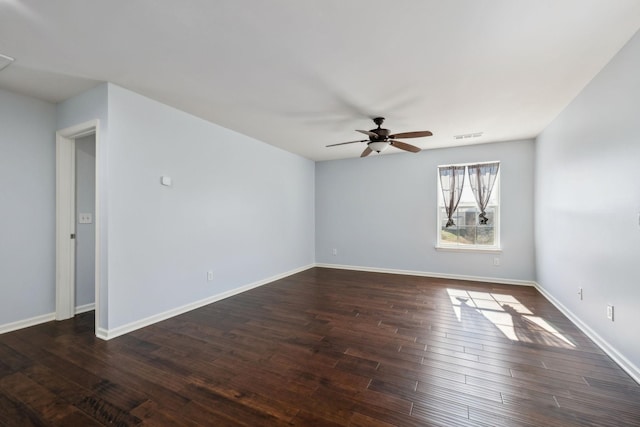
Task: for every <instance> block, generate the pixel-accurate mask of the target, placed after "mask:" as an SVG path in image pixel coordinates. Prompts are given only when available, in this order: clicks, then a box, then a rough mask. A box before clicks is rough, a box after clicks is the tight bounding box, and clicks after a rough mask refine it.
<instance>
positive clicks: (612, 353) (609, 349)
mask: <svg viewBox="0 0 640 427" xmlns="http://www.w3.org/2000/svg"><path fill="white" fill-rule="evenodd" d="M534 286H535V287H536V289H537V290H538V292H540V293H541V294H542V295H543V296H544V297H545V298H546V299H547V300H548V301H549V302H550V303H551V304H553V305H554V306H555V307H556V308H557V309H558V310H560V311H561V312H562V314H564V315H565V316H567V317H568V318H569V320H571V321H572V322H573V324H574V325H576V326H577V327H578V328H579V329H580V330H581V331H582V332H583V333H584V334H585V335H586V336H588V337H589V338H591V340H592V341H593V342H595V343H596V344H597V345H598V347H600V349H602V351H604V352H605V353H606V354H607V356H609V357H610V358H612V359H613V360H614V361H615V362H616V363H617V364H618V365H620V367H621V368H622V369H624V371H625V372H626V373H627V374H629V375H630V376H631V378H633V379H634V380H635V381H636V382H637V383H638V384H640V368H638V367H637V366H636V365H634V364H633V363H632V362H631V361H630V360H629V359H627V358H626V357H625V356H623V355H622V354H621V353H620V352H618V350H616V349H615V348H614V347H613V346H612V345H611V344H609V343H608V342H607V341H606V340H605V339H604V338H602V337H601V336H600V335H599V334H598V333H597V332H596V331H594V330H593V329H591V328H590V327H589V325H587V324H586V323H584V322H583V321H582V320H581V319H580V318H579V317H578V316H576V315H575V314H573V312H572V311H571V310H569V309H568V308H567V307H566V306H565V305H564V304H562V303H561V302H560V301H558V300H557V299H556V298H555V297H554V296H553V295H551V294H550V293H549V292H547V290H546V289H545V288H543V287H542V286H540V284H539V283H537V282H534Z"/></svg>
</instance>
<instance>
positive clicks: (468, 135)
mask: <svg viewBox="0 0 640 427" xmlns="http://www.w3.org/2000/svg"><path fill="white" fill-rule="evenodd" d="M483 133H484V132H474V133H465V134H462V135H453V139H469V138H479V137H481V136H482V134H483Z"/></svg>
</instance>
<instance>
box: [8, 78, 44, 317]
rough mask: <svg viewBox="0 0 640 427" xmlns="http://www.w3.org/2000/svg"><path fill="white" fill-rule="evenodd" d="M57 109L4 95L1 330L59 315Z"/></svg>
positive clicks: (14, 96)
mask: <svg viewBox="0 0 640 427" xmlns="http://www.w3.org/2000/svg"><path fill="white" fill-rule="evenodd" d="M54 130H55V106H54V105H52V104H49V103H46V102H43V101H38V100H36V99H33V98H28V97H25V96H22V95H17V94H14V93H11V92H7V91H5V90H2V89H0V325H4V324H7V323H12V322H15V321H20V320H25V319H29V318H32V317H35V316H40V315H44V314H50V313H52V312H53V311H54V310H55V161H54V159H55V137H54Z"/></svg>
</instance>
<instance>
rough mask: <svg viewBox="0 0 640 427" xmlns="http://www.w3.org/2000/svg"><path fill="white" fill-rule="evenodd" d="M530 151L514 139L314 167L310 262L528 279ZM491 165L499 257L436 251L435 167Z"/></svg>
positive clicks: (531, 265) (529, 143)
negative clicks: (497, 192) (496, 176)
mask: <svg viewBox="0 0 640 427" xmlns="http://www.w3.org/2000/svg"><path fill="white" fill-rule="evenodd" d="M533 153H534V143H533V141H519V142H508V143H496V144H484V145H475V146H468V147H459V148H451V149H440V150H428V151H422V152H420V153H418V154H410V153H399V154H392V155H385V156H371V157H367V158H364V159H360V158H358V159H347V160H334V161H326V162H318V163H317V164H316V261H317V262H318V263H326V264H338V265H345V266H356V267H373V268H383V269H391V270H409V271H417V272H424V273H436V274H442V275H448V274H451V275H462V276H474V277H484V278H494V279H506V280H515V281H519V280H524V281H532V280H534V279H535V272H534V254H533V252H534V251H533V204H532V203H533V157H534V154H533ZM492 160H499V161H501V201H502V206H501V218H502V220H501V243H502V249H503V252H502V253H501V254H497V255H496V254H487V253H468V252H450V251H436V249H435V244H436V237H437V225H436V222H437V221H436V218H437V207H436V206H437V166H438V165H442V164H451V163H468V162H484V161H492ZM332 248H336V249H337V251H338V253H337V255H336V256H334V255H333V254H332V252H331V249H332ZM496 256H498V257H500V258H501V266H499V267H495V266H494V265H493V258H494V257H496Z"/></svg>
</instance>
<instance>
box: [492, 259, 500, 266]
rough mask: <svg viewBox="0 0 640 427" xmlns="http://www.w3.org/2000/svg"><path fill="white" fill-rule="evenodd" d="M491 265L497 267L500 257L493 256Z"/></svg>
mask: <svg viewBox="0 0 640 427" xmlns="http://www.w3.org/2000/svg"><path fill="white" fill-rule="evenodd" d="M493 265H495V266H496V267H499V266H500V258H498V257H495V258H494V259H493Z"/></svg>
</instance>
